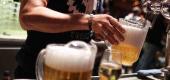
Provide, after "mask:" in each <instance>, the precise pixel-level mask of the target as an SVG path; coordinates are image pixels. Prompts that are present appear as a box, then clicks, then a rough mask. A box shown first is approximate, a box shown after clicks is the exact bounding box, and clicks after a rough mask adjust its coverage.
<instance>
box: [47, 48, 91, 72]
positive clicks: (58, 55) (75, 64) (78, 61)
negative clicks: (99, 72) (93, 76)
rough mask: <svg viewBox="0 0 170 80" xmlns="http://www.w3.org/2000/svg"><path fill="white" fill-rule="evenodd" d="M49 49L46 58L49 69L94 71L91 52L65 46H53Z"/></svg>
mask: <svg viewBox="0 0 170 80" xmlns="http://www.w3.org/2000/svg"><path fill="white" fill-rule="evenodd" d="M48 49H49V50H47V52H46V55H45V57H44V58H45V64H46V65H47V66H48V67H51V68H53V69H56V70H62V71H68V72H80V71H81V72H85V71H89V70H92V64H91V63H90V58H91V51H87V50H86V51H85V50H81V49H74V48H66V47H63V46H53V47H50V48H48ZM91 62H92V61H91Z"/></svg>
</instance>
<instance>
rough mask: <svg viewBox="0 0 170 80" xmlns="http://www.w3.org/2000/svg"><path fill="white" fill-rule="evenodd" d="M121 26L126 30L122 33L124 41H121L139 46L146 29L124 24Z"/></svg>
mask: <svg viewBox="0 0 170 80" xmlns="http://www.w3.org/2000/svg"><path fill="white" fill-rule="evenodd" d="M122 27H124V28H125V30H126V33H125V34H124V36H125V41H124V42H123V43H127V44H132V45H134V46H136V47H138V48H141V47H142V45H143V42H144V40H145V38H146V34H147V31H148V30H147V29H140V28H137V27H133V28H132V27H131V26H126V25H122Z"/></svg>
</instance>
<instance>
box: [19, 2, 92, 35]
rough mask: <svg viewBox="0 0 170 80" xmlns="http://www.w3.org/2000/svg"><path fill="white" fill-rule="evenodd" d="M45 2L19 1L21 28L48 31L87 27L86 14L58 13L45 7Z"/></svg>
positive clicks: (56, 31)
mask: <svg viewBox="0 0 170 80" xmlns="http://www.w3.org/2000/svg"><path fill="white" fill-rule="evenodd" d="M47 2H48V1H47V0H22V1H21V8H20V22H21V25H22V28H24V29H26V30H36V31H42V32H48V33H58V32H65V31H71V30H87V29H88V26H87V23H88V17H89V16H88V15H83V14H64V13H60V12H57V11H54V10H51V9H48V8H46V6H47Z"/></svg>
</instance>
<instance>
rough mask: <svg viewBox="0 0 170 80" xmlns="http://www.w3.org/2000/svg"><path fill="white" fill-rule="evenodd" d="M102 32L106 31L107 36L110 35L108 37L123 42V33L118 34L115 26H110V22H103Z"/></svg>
mask: <svg viewBox="0 0 170 80" xmlns="http://www.w3.org/2000/svg"><path fill="white" fill-rule="evenodd" d="M103 24H104V25H103V27H102V28H103V30H104V31H106V32H107V33H108V35H110V37H114V38H116V37H117V39H118V40H120V41H123V40H124V37H123V33H121V32H119V31H118V30H117V29H116V28H115V26H113V25H111V24H110V22H109V21H108V22H105V23H103Z"/></svg>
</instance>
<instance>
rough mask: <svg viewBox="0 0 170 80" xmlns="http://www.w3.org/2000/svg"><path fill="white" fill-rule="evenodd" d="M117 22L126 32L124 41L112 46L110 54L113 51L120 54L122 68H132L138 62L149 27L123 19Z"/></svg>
mask: <svg viewBox="0 0 170 80" xmlns="http://www.w3.org/2000/svg"><path fill="white" fill-rule="evenodd" d="M119 22H120V24H121V25H122V27H123V28H124V29H125V30H126V33H125V34H124V37H125V40H124V41H123V42H120V44H118V45H112V46H111V50H112V53H114V49H115V50H117V51H119V52H120V53H121V54H122V64H123V65H124V66H132V64H133V63H134V62H136V61H137V60H138V57H139V54H140V51H141V49H142V46H143V43H144V40H145V37H146V35H147V32H148V28H149V27H148V25H144V24H143V22H140V21H134V20H126V19H123V18H120V19H119Z"/></svg>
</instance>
